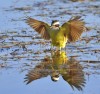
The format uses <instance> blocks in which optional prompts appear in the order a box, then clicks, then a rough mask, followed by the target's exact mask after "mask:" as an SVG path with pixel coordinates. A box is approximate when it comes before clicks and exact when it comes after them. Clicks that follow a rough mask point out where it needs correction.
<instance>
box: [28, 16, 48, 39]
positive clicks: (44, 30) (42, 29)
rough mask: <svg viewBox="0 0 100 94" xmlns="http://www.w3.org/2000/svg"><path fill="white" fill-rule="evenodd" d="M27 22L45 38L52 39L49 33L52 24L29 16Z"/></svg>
mask: <svg viewBox="0 0 100 94" xmlns="http://www.w3.org/2000/svg"><path fill="white" fill-rule="evenodd" d="M26 23H28V25H30V26H31V27H32V28H33V29H35V31H36V32H38V33H39V34H41V36H42V37H43V38H44V39H47V40H49V39H50V35H49V31H48V29H49V28H50V26H49V25H48V24H47V23H44V22H42V21H38V20H36V19H33V18H28V19H27V21H26Z"/></svg>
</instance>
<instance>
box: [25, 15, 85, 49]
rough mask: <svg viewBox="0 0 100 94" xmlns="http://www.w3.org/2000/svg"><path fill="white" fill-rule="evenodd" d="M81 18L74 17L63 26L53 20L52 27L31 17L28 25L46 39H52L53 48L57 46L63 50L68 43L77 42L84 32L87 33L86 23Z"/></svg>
mask: <svg viewBox="0 0 100 94" xmlns="http://www.w3.org/2000/svg"><path fill="white" fill-rule="evenodd" d="M80 18H81V17H80V16H76V17H72V18H71V19H70V20H69V21H67V22H65V23H64V24H62V26H60V23H59V21H58V20H53V21H52V23H51V25H49V24H47V23H45V22H42V21H39V20H36V19H33V18H30V17H29V18H28V19H27V21H26V23H28V25H30V26H31V27H32V28H33V29H34V30H35V31H36V32H38V33H39V34H41V36H42V37H43V38H44V39H46V40H50V39H51V44H52V46H56V47H58V48H59V49H60V50H61V48H65V46H66V43H67V42H68V41H69V42H75V41H77V40H78V39H79V38H80V36H81V34H82V33H83V31H85V23H84V22H83V20H82V19H80Z"/></svg>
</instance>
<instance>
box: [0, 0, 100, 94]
mask: <svg viewBox="0 0 100 94" xmlns="http://www.w3.org/2000/svg"><path fill="white" fill-rule="evenodd" d="M76 15H80V16H82V18H83V19H84V21H85V23H86V26H87V27H89V28H90V31H89V32H84V33H83V34H82V37H81V39H80V40H79V41H77V42H76V43H68V44H67V46H66V51H61V52H57V51H55V50H53V51H50V41H46V40H43V39H42V38H41V37H40V35H39V34H37V33H36V32H34V30H33V29H31V28H30V27H29V26H28V25H27V24H26V23H25V20H26V17H27V16H31V17H33V18H35V19H38V20H41V21H44V22H48V23H49V24H50V23H51V21H52V20H54V19H57V20H59V21H60V22H61V24H63V23H64V22H65V21H68V20H69V19H70V18H71V16H76ZM0 17H1V19H0V83H1V84H0V94H18V93H19V94H22V93H24V94H29V93H33V94H47V93H48V94H52V93H55V94H65V93H67V94H99V93H100V86H99V85H100V27H99V25H100V21H99V20H100V1H99V0H98V1H89V0H88V1H78V2H72V1H70V0H69V1H65V0H53V1H50V0H41V1H40V0H36V1H34V2H33V1H32V0H29V1H27V0H21V1H20V0H10V1H8V0H4V1H2V2H1V3H0ZM25 78H26V79H25ZM58 78H59V80H58V81H55V79H56V80H57V79H58ZM25 80H26V81H25ZM28 81H31V82H30V83H29V84H27V82H28Z"/></svg>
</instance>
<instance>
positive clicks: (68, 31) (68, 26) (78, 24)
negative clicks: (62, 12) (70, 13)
mask: <svg viewBox="0 0 100 94" xmlns="http://www.w3.org/2000/svg"><path fill="white" fill-rule="evenodd" d="M80 18H81V17H80V16H76V17H74V18H71V19H70V20H69V21H68V22H66V23H64V24H63V25H62V27H61V31H63V32H64V36H67V37H68V40H69V41H70V42H75V41H77V40H78V39H79V38H80V36H81V34H82V32H83V31H84V30H85V26H84V22H83V21H82V20H81V19H80Z"/></svg>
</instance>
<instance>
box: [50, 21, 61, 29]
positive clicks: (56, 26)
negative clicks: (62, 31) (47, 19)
mask: <svg viewBox="0 0 100 94" xmlns="http://www.w3.org/2000/svg"><path fill="white" fill-rule="evenodd" d="M59 27H60V23H59V21H58V20H53V21H52V23H51V28H52V29H55V30H57V29H59Z"/></svg>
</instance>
